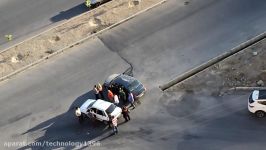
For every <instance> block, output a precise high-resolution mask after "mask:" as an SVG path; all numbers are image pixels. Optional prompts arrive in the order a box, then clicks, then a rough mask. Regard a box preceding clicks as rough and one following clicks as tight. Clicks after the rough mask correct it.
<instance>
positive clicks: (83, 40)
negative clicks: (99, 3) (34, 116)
mask: <svg viewBox="0 0 266 150" xmlns="http://www.w3.org/2000/svg"><path fill="white" fill-rule="evenodd" d="M165 2H167V0H162V1H160V2H158V3H156V4H154V5H152V6H150V7H148V8H146V9H143V10H141V11H139V12H137V13H135V14H134V15H131V16H129V17H127V18H125V19H122V20H121V21H119V22H117V23H115V24H113V25H111V26H109V27H107V28H104V29H102V30H100V31H98V32H97V33H94V34H92V35H89V36H87V37H85V38H83V39H81V40H79V41H77V42H74V43H73V44H71V45H69V46H66V47H64V48H62V49H60V50H57V51H55V52H54V53H52V54H50V55H48V56H46V57H44V58H42V59H39V60H37V61H35V62H33V63H31V64H29V65H27V66H24V67H22V68H20V69H18V70H16V71H14V72H12V73H10V74H8V75H6V76H3V77H1V78H0V82H2V81H4V80H6V79H10V78H11V77H12V76H15V75H17V74H18V73H21V72H23V71H25V70H27V69H30V68H31V67H33V66H36V65H37V64H40V63H41V62H44V61H45V60H47V59H49V58H51V57H53V56H55V55H57V54H60V53H62V52H64V51H65V50H67V49H69V48H72V47H74V46H76V45H79V44H81V43H83V42H85V41H86V40H88V39H91V38H94V37H96V36H98V35H99V34H102V33H103V32H105V31H107V30H110V29H112V28H114V27H116V26H118V25H120V24H122V23H124V22H126V21H128V20H130V19H133V18H135V17H137V16H138V15H140V14H142V13H144V12H146V11H149V10H150V9H152V8H154V7H157V6H159V5H161V4H163V3H165ZM89 12H90V11H88V12H86V13H84V14H81V15H85V14H87V13H89ZM81 15H79V16H81ZM79 16H76V17H79ZM76 17H74V18H76ZM74 18H71V19H70V20H72V19H74ZM70 20H68V21H67V22H69V21H70ZM67 22H64V23H62V24H60V25H63V24H65V23H67ZM58 26H59V25H58ZM58 26H56V27H58ZM56 27H53V28H51V29H48V30H46V31H44V32H41V34H42V33H45V32H48V31H50V30H52V29H54V28H56ZM41 34H38V35H35V36H33V37H31V38H29V39H27V40H31V39H33V38H34V37H37V36H39V35H41ZM27 40H24V41H22V42H20V43H18V44H15V45H13V46H11V47H9V48H12V47H15V46H17V45H19V44H21V43H23V42H25V41H27ZM9 48H7V49H5V50H4V51H7V50H8V49H9ZM4 51H1V52H0V54H1V53H2V52H4Z"/></svg>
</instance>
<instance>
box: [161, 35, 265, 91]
mask: <svg viewBox="0 0 266 150" xmlns="http://www.w3.org/2000/svg"><path fill="white" fill-rule="evenodd" d="M265 37H266V32H264V33H262V34H260V35H257V36H255V37H254V38H252V39H250V40H248V41H246V42H243V43H241V44H240V45H238V46H236V47H234V48H233V49H231V50H229V51H228V52H225V53H223V54H221V55H219V56H217V57H215V58H212V59H210V60H209V61H207V62H205V63H203V64H201V65H200V66H198V67H195V68H193V69H191V70H189V71H187V72H185V73H183V74H181V75H179V76H177V77H176V78H175V79H173V80H171V81H169V82H167V83H165V84H162V85H160V86H159V88H160V89H161V90H162V91H164V90H166V89H168V88H170V87H172V86H173V85H175V84H177V83H179V82H181V81H184V80H186V79H187V78H189V77H191V76H193V75H195V74H197V73H199V72H201V71H203V70H204V69H206V68H208V67H210V66H212V65H214V64H216V63H218V62H220V61H222V60H224V59H226V58H227V57H229V56H231V55H234V54H236V53H238V52H239V51H241V50H243V49H245V48H247V47H249V46H251V45H253V44H254V43H257V42H258V41H260V40H262V39H264V38H265Z"/></svg>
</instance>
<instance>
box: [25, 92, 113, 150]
mask: <svg viewBox="0 0 266 150" xmlns="http://www.w3.org/2000/svg"><path fill="white" fill-rule="evenodd" d="M87 99H95V96H94V93H93V91H89V92H87V93H85V94H83V95H81V96H79V97H78V98H77V99H76V100H75V101H74V102H73V103H72V104H71V106H70V108H69V110H68V111H67V112H65V113H63V114H61V115H59V116H56V117H54V118H52V119H49V120H47V121H44V122H42V123H40V124H39V125H37V126H35V127H33V128H31V129H29V130H27V131H26V132H24V133H22V135H25V134H28V135H27V139H31V138H32V139H34V141H35V142H34V144H32V145H27V146H25V147H22V148H20V150H25V149H55V148H64V149H73V148H75V147H76V146H77V145H78V146H79V148H84V147H88V146H90V145H89V144H90V142H91V141H95V139H96V138H97V141H102V140H104V139H106V138H108V137H110V136H112V130H111V129H109V128H108V125H105V124H103V123H101V122H99V121H89V120H88V121H85V122H84V123H83V124H79V123H78V119H77V118H76V116H75V115H74V108H75V106H80V105H81V104H82V103H84V102H85V101H86V100H87ZM40 133H43V134H42V135H41V136H40V137H38V138H36V137H37V136H36V135H38V134H40ZM35 138H36V139H35ZM30 141H32V140H30ZM68 142H71V143H72V144H71V143H68ZM35 143H36V144H35ZM58 143H63V144H61V145H60V144H58ZM73 143H78V144H73ZM39 144H41V145H39ZM64 144H65V145H64ZM79 144H80V145H79Z"/></svg>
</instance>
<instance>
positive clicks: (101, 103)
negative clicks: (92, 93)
mask: <svg viewBox="0 0 266 150" xmlns="http://www.w3.org/2000/svg"><path fill="white" fill-rule="evenodd" d="M111 104H112V103H110V102H107V101H104V100H101V99H98V100H97V101H96V102H95V103H94V104H93V105H92V107H93V108H96V109H99V110H106V109H107V108H108V107H109V106H110V105H111Z"/></svg>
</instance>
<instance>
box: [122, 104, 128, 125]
mask: <svg viewBox="0 0 266 150" xmlns="http://www.w3.org/2000/svg"><path fill="white" fill-rule="evenodd" d="M122 114H123V117H124V118H125V121H126V122H128V121H129V120H130V116H129V110H128V108H127V107H126V106H123V108H122Z"/></svg>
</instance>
